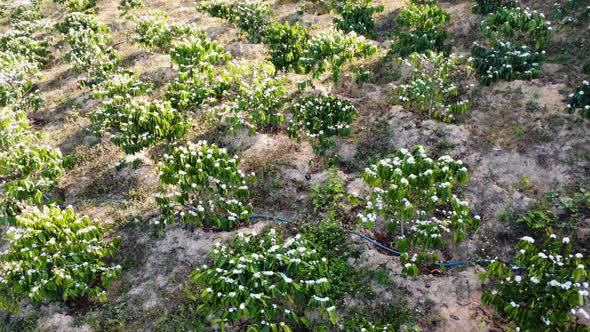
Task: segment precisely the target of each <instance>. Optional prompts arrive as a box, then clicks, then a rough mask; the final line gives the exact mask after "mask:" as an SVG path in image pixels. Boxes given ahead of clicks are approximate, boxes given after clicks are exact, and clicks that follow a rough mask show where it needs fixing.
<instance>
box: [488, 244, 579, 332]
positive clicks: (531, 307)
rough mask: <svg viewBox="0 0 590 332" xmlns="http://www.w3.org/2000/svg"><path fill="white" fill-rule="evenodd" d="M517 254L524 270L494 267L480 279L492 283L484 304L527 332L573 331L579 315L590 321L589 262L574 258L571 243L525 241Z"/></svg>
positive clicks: (495, 263) (517, 246)
mask: <svg viewBox="0 0 590 332" xmlns="http://www.w3.org/2000/svg"><path fill="white" fill-rule="evenodd" d="M515 249H516V250H517V255H516V258H515V260H514V264H516V265H517V266H520V267H523V268H524V269H514V268H512V267H511V266H509V265H507V264H505V263H503V262H500V261H497V260H495V261H493V262H492V263H491V264H490V265H489V266H488V268H487V271H486V272H485V273H483V274H482V279H483V280H484V282H490V283H491V285H490V288H491V290H487V291H485V292H484V293H483V294H482V302H484V303H486V304H490V305H492V306H493V307H494V309H495V310H496V311H497V312H498V314H500V315H501V316H503V317H505V318H507V319H510V320H512V321H514V323H515V324H516V326H517V328H518V329H522V330H524V331H549V330H551V331H570V330H571V331H573V330H575V329H576V327H577V326H578V325H577V323H576V322H575V321H574V317H575V315H576V314H578V315H581V316H584V317H585V318H586V319H589V318H590V317H589V316H588V313H587V312H586V311H584V309H582V307H583V306H584V304H585V303H587V302H588V291H589V290H588V282H587V280H588V274H587V272H586V270H585V269H586V264H587V263H588V260H587V259H584V256H583V255H582V254H580V253H577V254H572V245H571V243H570V240H569V238H567V237H564V238H563V239H561V240H559V239H558V238H557V236H555V235H554V234H552V235H551V236H550V237H549V239H548V240H547V241H546V242H545V243H544V244H543V245H542V246H538V245H535V240H534V239H533V238H531V237H528V236H525V237H523V238H522V239H520V241H518V243H517V244H516V247H515Z"/></svg>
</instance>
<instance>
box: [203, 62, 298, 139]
mask: <svg viewBox="0 0 590 332" xmlns="http://www.w3.org/2000/svg"><path fill="white" fill-rule="evenodd" d="M228 71H229V76H230V77H229V78H228V80H229V81H231V82H232V83H233V82H237V87H235V89H232V90H231V91H230V92H229V93H228V95H229V96H230V101H229V103H226V104H224V105H221V106H220V107H216V108H214V109H213V110H212V112H211V120H214V122H217V123H218V124H222V125H224V126H227V127H228V128H229V129H230V130H231V131H232V132H235V130H238V129H242V128H248V130H249V132H250V134H253V133H255V132H256V131H259V130H267V131H268V130H273V129H277V128H278V127H279V126H280V125H281V124H282V123H283V122H284V121H285V118H284V115H283V112H282V110H283V106H284V103H285V99H286V93H287V88H286V83H287V80H286V79H277V78H274V75H275V68H274V66H273V65H272V64H271V63H269V62H255V63H253V64H247V65H244V64H236V63H231V64H230V65H229V66H228Z"/></svg>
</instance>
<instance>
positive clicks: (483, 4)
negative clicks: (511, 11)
mask: <svg viewBox="0 0 590 332" xmlns="http://www.w3.org/2000/svg"><path fill="white" fill-rule="evenodd" d="M515 7H518V1H516V0H473V7H472V10H473V12H474V13H476V14H481V15H487V14H491V13H495V12H497V11H498V10H500V9H502V8H515Z"/></svg>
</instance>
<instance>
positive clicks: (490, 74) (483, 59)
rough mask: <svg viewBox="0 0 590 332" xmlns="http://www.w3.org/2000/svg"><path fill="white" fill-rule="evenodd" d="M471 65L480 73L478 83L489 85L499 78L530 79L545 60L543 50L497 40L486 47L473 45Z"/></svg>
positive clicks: (537, 74)
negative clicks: (489, 46)
mask: <svg viewBox="0 0 590 332" xmlns="http://www.w3.org/2000/svg"><path fill="white" fill-rule="evenodd" d="M471 53H472V54H473V56H474V60H473V67H474V68H475V70H476V71H477V73H478V74H480V75H481V77H480V83H481V84H483V85H490V84H491V83H492V82H496V81H498V80H500V79H504V80H506V81H512V80H530V79H533V78H535V77H537V76H539V74H540V73H541V65H542V63H543V61H544V60H545V51H541V52H537V51H534V50H531V49H530V48H529V47H527V46H525V45H522V46H518V45H514V44H512V43H510V42H498V43H497V44H496V46H494V47H491V48H488V47H485V46H481V45H478V44H475V45H473V47H472V48H471Z"/></svg>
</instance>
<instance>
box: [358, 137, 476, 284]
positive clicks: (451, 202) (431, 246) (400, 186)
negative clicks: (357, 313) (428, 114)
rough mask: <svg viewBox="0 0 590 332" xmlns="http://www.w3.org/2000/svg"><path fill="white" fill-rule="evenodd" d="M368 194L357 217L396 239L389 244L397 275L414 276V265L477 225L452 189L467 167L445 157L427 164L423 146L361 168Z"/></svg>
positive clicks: (462, 179)
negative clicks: (399, 266)
mask: <svg viewBox="0 0 590 332" xmlns="http://www.w3.org/2000/svg"><path fill="white" fill-rule="evenodd" d="M363 180H364V181H365V182H366V183H367V184H368V185H369V187H370V190H371V192H370V193H369V195H368V196H367V198H366V200H367V203H366V207H365V211H364V212H363V213H359V215H358V218H359V221H360V222H361V224H362V225H363V226H365V227H369V228H372V227H374V226H375V224H376V223H383V224H384V226H385V229H387V230H388V231H389V232H392V233H393V234H395V236H396V237H395V239H394V241H393V245H394V246H395V247H396V248H398V250H399V251H400V252H401V253H402V255H401V258H402V262H403V263H404V268H403V270H402V273H404V274H406V275H410V276H416V275H418V274H419V270H418V266H417V264H420V263H434V262H437V261H439V259H440V256H439V254H437V250H438V249H441V248H444V247H445V244H446V242H447V241H448V239H447V235H448V236H452V237H453V239H454V242H456V243H458V242H460V241H462V240H464V239H465V237H466V234H467V232H469V231H470V230H473V229H474V228H475V227H476V226H477V225H478V223H479V219H480V218H479V217H478V216H475V217H471V215H470V208H469V203H468V202H467V201H464V200H461V199H460V198H458V197H457V196H456V195H455V194H453V189H454V188H455V187H456V186H458V185H461V184H464V183H466V182H467V168H465V166H464V165H463V163H462V162H461V161H460V160H454V159H453V158H451V157H449V156H443V157H440V158H439V159H438V160H432V159H431V158H430V157H428V155H427V154H426V151H425V149H424V147H422V146H416V148H414V150H413V151H411V152H410V151H408V150H406V149H401V150H399V151H397V153H396V154H395V156H394V157H393V158H387V159H383V160H381V161H380V162H378V163H377V164H375V165H372V166H370V167H368V168H366V169H365V171H364V173H363Z"/></svg>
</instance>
